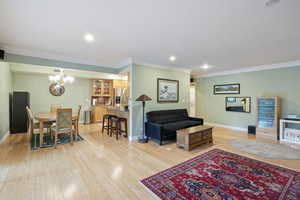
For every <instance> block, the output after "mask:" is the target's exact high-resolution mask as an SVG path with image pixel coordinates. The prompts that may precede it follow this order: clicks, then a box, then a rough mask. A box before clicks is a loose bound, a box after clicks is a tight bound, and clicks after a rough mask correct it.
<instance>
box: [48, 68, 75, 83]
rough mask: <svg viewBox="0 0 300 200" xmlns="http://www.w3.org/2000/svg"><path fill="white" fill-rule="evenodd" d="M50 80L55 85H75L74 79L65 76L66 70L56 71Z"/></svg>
mask: <svg viewBox="0 0 300 200" xmlns="http://www.w3.org/2000/svg"><path fill="white" fill-rule="evenodd" d="M49 80H50V82H51V83H55V84H57V85H64V84H65V83H73V82H74V77H72V76H66V75H65V74H64V70H63V69H60V70H54V74H53V75H50V76H49Z"/></svg>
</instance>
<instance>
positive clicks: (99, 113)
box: [92, 106, 107, 123]
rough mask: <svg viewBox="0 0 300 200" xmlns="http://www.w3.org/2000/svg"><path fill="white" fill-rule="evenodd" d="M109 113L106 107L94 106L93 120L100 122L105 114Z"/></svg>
mask: <svg viewBox="0 0 300 200" xmlns="http://www.w3.org/2000/svg"><path fill="white" fill-rule="evenodd" d="M105 114H107V110H106V108H104V107H102V106H93V107H92V122H93V123H99V122H102V118H103V115H105Z"/></svg>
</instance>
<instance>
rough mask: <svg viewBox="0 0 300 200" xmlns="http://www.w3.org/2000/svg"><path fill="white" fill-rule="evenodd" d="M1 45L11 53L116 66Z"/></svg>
mask: <svg viewBox="0 0 300 200" xmlns="http://www.w3.org/2000/svg"><path fill="white" fill-rule="evenodd" d="M0 46H1V48H2V49H4V51H5V52H6V53H10V54H16V55H22V56H30V57H37V58H46V59H50V60H59V61H64V62H72V63H80V64H85V65H94V66H99V67H108V68H109V67H110V68H114V66H110V65H99V63H97V62H93V61H87V60H84V59H77V58H74V57H70V56H63V55H61V54H57V53H46V52H42V51H39V52H38V51H34V50H31V49H27V48H19V47H14V46H10V45H3V44H0Z"/></svg>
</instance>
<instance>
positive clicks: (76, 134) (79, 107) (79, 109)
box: [73, 105, 82, 141]
mask: <svg viewBox="0 0 300 200" xmlns="http://www.w3.org/2000/svg"><path fill="white" fill-rule="evenodd" d="M81 107H82V106H81V105H79V106H78V111H77V117H76V120H75V121H73V126H74V130H75V131H76V133H75V141H76V140H77V136H78V135H79V120H80V113H81Z"/></svg>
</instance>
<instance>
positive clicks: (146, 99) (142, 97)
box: [135, 94, 152, 101]
mask: <svg viewBox="0 0 300 200" xmlns="http://www.w3.org/2000/svg"><path fill="white" fill-rule="evenodd" d="M135 101H152V99H151V98H150V97H148V96H147V95H145V94H143V95H141V96H139V97H138V98H137V99H136V100H135Z"/></svg>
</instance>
